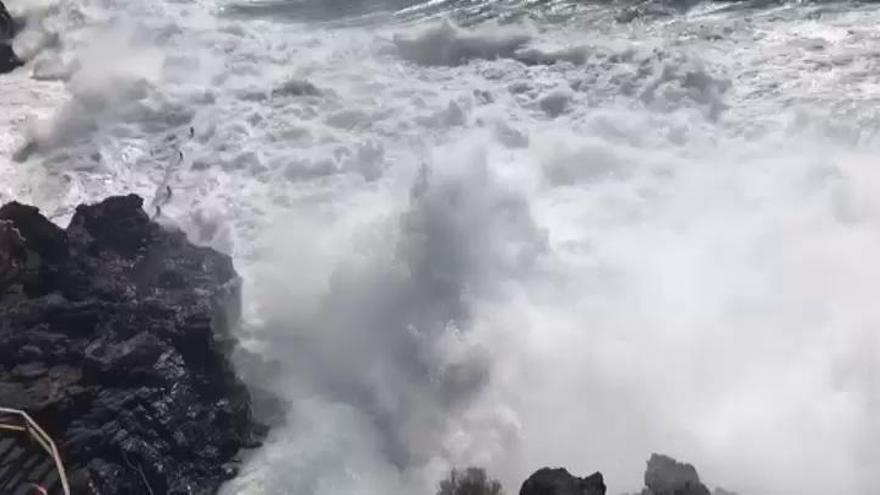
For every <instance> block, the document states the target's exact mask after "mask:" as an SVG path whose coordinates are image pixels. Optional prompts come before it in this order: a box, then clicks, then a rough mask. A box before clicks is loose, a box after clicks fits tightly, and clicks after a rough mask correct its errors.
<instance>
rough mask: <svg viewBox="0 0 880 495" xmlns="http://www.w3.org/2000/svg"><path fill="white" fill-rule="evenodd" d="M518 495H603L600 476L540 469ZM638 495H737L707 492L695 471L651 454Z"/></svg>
mask: <svg viewBox="0 0 880 495" xmlns="http://www.w3.org/2000/svg"><path fill="white" fill-rule="evenodd" d="M519 495H605V481H604V480H603V478H602V474H601V473H598V472H597V473H593V474H591V475H590V476H587V477H586V478H578V477H576V476H573V475H571V474H570V473H569V472H568V471H566V470H565V469H562V468H557V469H550V468H543V469H539V470H538V471H536V472H535V473H534V474H532V475H531V476H530V477H529V479H527V480H526V482H525V483H523V485H522V488H521V489H520V491H519ZM640 495H736V494H735V493H733V492H729V491H726V490H724V489H722V488H716V489H715V491H713V492H710V491H709V489H708V488H707V487H706V485H704V484H703V483H702V482H701V481H700V477H699V475H698V474H697V470H696V468H694V466H692V465H690V464H685V463H681V462H678V461H676V460H675V459H673V458H671V457H669V456H665V455H661V454H651V458H650V459H648V466H647V469H646V470H645V488H644V489H642V491H641V492H640Z"/></svg>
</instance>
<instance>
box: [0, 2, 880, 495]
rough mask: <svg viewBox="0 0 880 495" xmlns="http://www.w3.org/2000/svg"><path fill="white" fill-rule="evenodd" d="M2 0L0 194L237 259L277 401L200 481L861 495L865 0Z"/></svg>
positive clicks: (873, 234)
mask: <svg viewBox="0 0 880 495" xmlns="http://www.w3.org/2000/svg"><path fill="white" fill-rule="evenodd" d="M7 5H8V7H9V8H10V9H11V10H13V11H16V12H18V13H20V14H22V15H24V16H26V17H27V18H28V20H29V24H28V28H27V29H26V31H25V32H24V33H23V34H22V35H21V36H20V37H19V38H18V39H17V40H16V49H17V50H18V51H19V53H22V54H24V55H25V56H26V57H27V58H28V59H29V62H28V64H27V66H26V67H25V68H24V69H22V70H19V71H17V72H14V73H12V74H8V75H5V76H0V95H2V96H0V109H2V110H0V202H5V201H8V200H11V199H18V200H20V201H26V202H32V203H34V204H37V205H39V206H40V207H41V208H42V209H43V210H44V212H46V213H47V214H48V215H50V216H51V217H52V218H53V219H54V220H56V221H58V222H61V223H63V222H66V221H67V219H68V218H69V217H70V215H71V213H72V208H73V207H74V206H75V205H76V204H78V203H80V202H83V201H95V200H98V199H100V198H102V197H104V196H106V195H109V194H117V193H127V192H136V193H138V194H140V195H142V196H143V197H144V198H145V199H146V204H145V208H146V209H147V210H148V211H149V212H150V213H151V214H156V215H157V218H158V220H159V221H161V222H167V223H169V224H175V225H179V226H180V227H181V228H183V229H184V230H185V231H186V232H187V233H188V234H189V235H190V237H191V239H193V240H194V241H195V242H198V243H200V244H204V245H210V246H213V247H215V248H217V249H220V250H222V251H224V252H227V253H229V254H231V255H232V256H233V257H234V259H235V262H236V266H237V267H238V269H239V271H240V273H241V274H242V276H243V279H244V283H245V291H244V325H243V327H242V328H241V330H240V337H241V339H242V343H243V344H242V345H243V348H245V349H247V352H241V353H239V354H240V356H239V365H240V367H241V371H242V373H243V375H244V376H245V377H246V379H247V380H248V381H249V382H250V383H251V384H253V385H255V386H259V387H261V388H263V389H266V390H269V391H271V392H272V393H274V394H275V395H276V396H278V397H280V398H282V399H283V400H284V402H285V404H286V408H285V410H284V411H283V421H281V422H280V424H278V425H277V426H276V427H275V428H274V429H273V430H272V433H271V434H270V437H269V439H268V440H267V443H266V445H265V446H264V448H262V449H259V450H257V451H255V452H254V453H253V454H252V455H250V456H249V457H248V458H247V459H246V462H245V463H244V465H243V467H242V472H241V475H240V476H239V477H238V478H237V479H235V480H233V481H232V482H230V483H229V485H228V486H227V487H226V490H225V493H227V494H268V495H274V494H279V495H280V494H292V493H295V494H299V495H311V494H314V495H337V494H339V495H342V494H359V495H360V494H363V495H398V494H399V495H403V494H407V495H412V494H418V493H433V491H434V487H435V486H436V483H437V481H438V480H439V479H440V478H441V477H442V476H443V475H444V474H445V473H446V472H447V470H448V469H449V468H451V467H453V466H468V465H479V466H483V467H485V468H487V470H488V471H489V473H490V475H492V476H495V477H498V478H499V479H501V480H502V481H503V483H504V485H505V487H506V491H507V493H516V492H517V490H518V488H519V484H520V483H521V482H522V480H524V479H525V478H526V476H528V474H529V473H531V472H532V471H534V470H535V469H537V468H539V467H542V466H547V465H549V466H565V467H567V468H568V469H569V470H571V471H572V472H574V473H578V474H582V475H586V474H588V473H591V472H593V471H595V470H600V471H602V472H603V473H604V475H605V477H606V480H607V482H608V484H609V488H610V490H609V493H614V494H617V493H621V492H624V491H635V490H637V489H639V487H640V485H641V473H642V471H643V469H644V461H645V459H647V458H648V456H649V454H650V453H651V452H663V453H666V454H669V455H672V456H674V457H677V458H679V459H683V460H687V461H689V462H693V463H695V464H696V465H697V467H698V469H699V471H700V473H701V475H702V477H703V478H704V479H705V480H706V481H707V483H708V484H710V485H713V486H714V485H721V486H724V487H725V488H727V489H730V490H736V491H738V492H740V493H742V494H743V495H749V494H751V495H759V494H768V495H819V494H823V495H824V494H828V493H837V494H851V495H873V494H877V493H880V481H878V477H877V473H878V472H880V442H878V440H880V365H878V359H880V338H878V336H877V335H878V334H877V332H878V326H880V305H878V304H877V302H876V299H877V294H880V261H877V260H875V259H874V257H875V256H877V253H880V195H878V194H877V191H880V169H878V164H880V161H878V156H880V155H878V152H880V141H878V137H877V133H878V130H880V119H878V118H880V114H878V108H880V107H878V105H877V103H878V101H880V85H878V76H880V10H878V8H877V7H876V6H874V5H872V4H866V3H855V2H768V1H752V2H738V3H726V2H666V3H663V2H598V3H590V2H584V1H569V0H429V1H425V2H419V1H411V0H387V1H380V0H360V1H357V0H323V1H321V0H303V1H290V0H273V1H257V2H247V1H234V2H233V1H228V0H150V1H144V0H127V1H118V0H63V1H55V0H8V1H7ZM169 188H170V190H171V191H172V194H171V195H170V197H169V195H168V191H169ZM248 356H250V357H248ZM253 356H259V357H260V358H259V359H255V358H253ZM260 359H261V360H263V361H265V363H264V364H262V365H255V364H254V361H259V360H260Z"/></svg>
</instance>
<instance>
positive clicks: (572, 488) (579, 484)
mask: <svg viewBox="0 0 880 495" xmlns="http://www.w3.org/2000/svg"><path fill="white" fill-rule="evenodd" d="M519 495H605V480H604V479H603V478H602V473H598V472H597V473H593V474H591V475H590V476H587V477H586V478H578V477H577V476H573V475H572V474H570V473H569V472H568V471H567V470H565V469H563V468H557V469H550V468H543V469H539V470H538V471H536V472H535V473H534V474H532V475H531V476H529V479H527V480H526V481H525V482H524V483H523V485H522V488H520V490H519Z"/></svg>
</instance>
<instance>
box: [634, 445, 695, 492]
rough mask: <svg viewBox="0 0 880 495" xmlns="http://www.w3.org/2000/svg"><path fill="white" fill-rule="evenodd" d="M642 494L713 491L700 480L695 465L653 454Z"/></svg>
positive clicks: (649, 461)
mask: <svg viewBox="0 0 880 495" xmlns="http://www.w3.org/2000/svg"><path fill="white" fill-rule="evenodd" d="M642 495H711V492H710V491H709V489H708V488H707V487H706V485H704V484H703V483H702V482H700V476H699V475H698V474H697V469H696V468H695V467H694V466H692V465H690V464H685V463H681V462H678V461H676V460H675V459H673V458H671V457H669V456H665V455H661V454H651V458H650V459H648V467H647V469H646V470H645V489H644V490H642Z"/></svg>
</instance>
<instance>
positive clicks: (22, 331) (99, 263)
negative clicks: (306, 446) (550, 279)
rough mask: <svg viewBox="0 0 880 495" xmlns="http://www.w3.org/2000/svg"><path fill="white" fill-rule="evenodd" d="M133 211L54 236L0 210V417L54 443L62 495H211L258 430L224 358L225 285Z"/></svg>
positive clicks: (3, 477) (50, 227)
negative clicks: (21, 422) (16, 417)
mask: <svg viewBox="0 0 880 495" xmlns="http://www.w3.org/2000/svg"><path fill="white" fill-rule="evenodd" d="M142 203H143V202H142V200H141V198H139V197H137V196H134V195H130V196H124V197H113V198H109V199H107V200H105V201H103V202H101V203H98V204H95V205H83V206H79V207H78V208H77V210H76V213H75V215H74V216H73V219H72V220H71V222H70V225H69V226H68V227H67V229H66V230H63V229H61V228H59V227H57V226H55V225H54V224H52V223H51V222H49V221H48V220H47V219H46V218H45V217H43V216H42V215H41V214H40V213H39V211H38V210H37V209H36V208H33V207H29V206H25V205H21V204H18V203H9V204H7V205H4V206H3V207H2V208H0V282H2V283H0V342H3V345H2V346H0V406H6V407H13V408H19V409H24V410H26V411H28V412H29V413H31V414H32V415H33V416H34V417H35V419H36V420H37V421H38V422H39V423H40V424H41V425H42V426H43V427H44V428H45V429H46V430H47V431H48V432H49V434H50V435H51V436H52V437H53V438H54V439H55V441H56V443H57V444H58V446H59V449H60V450H61V455H62V457H63V458H64V461H65V463H66V465H67V470H68V474H69V477H70V478H71V480H72V482H73V484H74V487H73V490H72V491H73V493H101V494H132V495H137V494H160V493H161V494H184V493H186V494H191V493H195V494H203V493H204V494H206V493H214V492H216V491H217V489H218V488H219V486H220V484H221V483H222V482H223V481H224V480H226V479H228V478H230V477H232V476H234V475H235V473H236V456H237V455H238V453H239V451H240V450H241V449H243V448H249V447H254V446H256V445H257V444H258V442H259V439H260V438H261V436H262V435H263V434H264V433H265V432H264V428H263V427H261V426H259V425H258V424H257V423H256V422H255V421H254V420H253V418H252V414H251V407H250V397H249V393H248V391H247V390H246V389H245V387H244V386H243V385H242V383H241V382H240V381H239V380H238V378H237V377H236V375H235V373H234V371H233V369H232V367H231V365H230V363H229V361H228V360H227V354H228V351H229V350H230V348H231V346H232V345H233V341H232V339H231V337H230V336H229V333H228V330H229V327H230V326H231V325H233V324H234V323H235V322H236V318H237V307H238V306H237V305H238V301H239V288H238V278H237V275H236V273H235V271H234V269H233V266H232V262H231V260H230V258H229V257H228V256H226V255H223V254H221V253H218V252H215V251H213V250H211V249H208V248H202V247H197V246H194V245H192V244H191V243H190V242H189V241H188V240H187V239H186V237H185V235H184V234H183V233H181V232H175V231H167V230H165V229H163V228H161V227H159V226H158V225H157V224H155V223H153V222H151V221H150V219H149V218H148V216H147V214H146V213H145V212H144V211H143V210H142ZM4 455H5V454H4ZM7 461H8V458H7V459H4V463H6V462H7ZM30 475H34V476H36V475H35V474H34V473H28V472H27V469H20V470H18V472H11V471H9V472H7V474H3V473H0V493H16V492H15V491H14V490H15V489H16V488H17V485H20V484H21V483H22V482H24V481H33V480H28V479H27V477H28V476H30ZM50 492H52V491H51V489H50ZM52 493H54V492H52Z"/></svg>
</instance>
